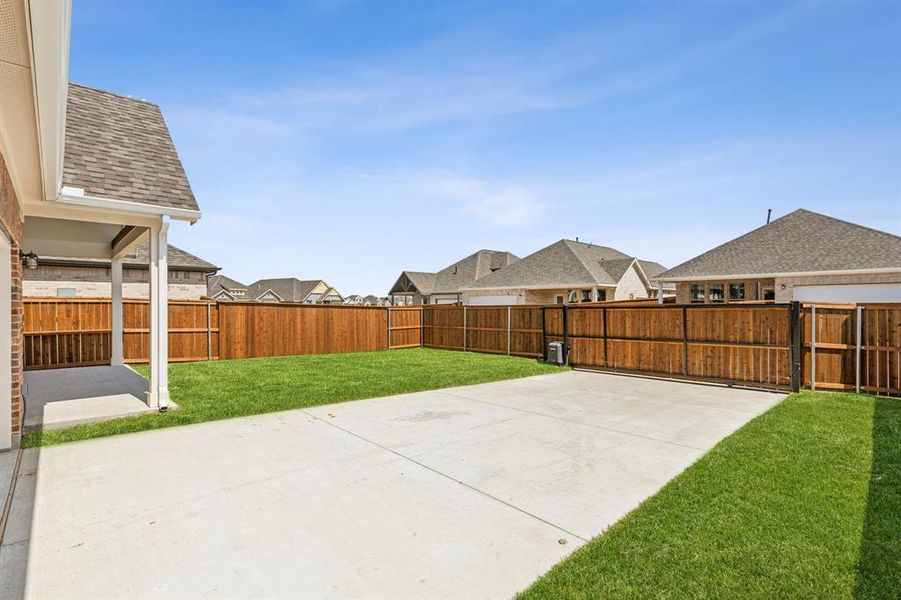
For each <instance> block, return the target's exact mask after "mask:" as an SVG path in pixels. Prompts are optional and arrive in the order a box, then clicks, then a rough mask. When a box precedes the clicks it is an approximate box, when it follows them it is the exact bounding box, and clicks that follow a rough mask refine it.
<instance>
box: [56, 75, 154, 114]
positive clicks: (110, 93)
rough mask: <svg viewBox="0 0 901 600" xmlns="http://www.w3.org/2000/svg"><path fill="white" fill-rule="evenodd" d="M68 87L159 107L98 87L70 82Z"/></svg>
mask: <svg viewBox="0 0 901 600" xmlns="http://www.w3.org/2000/svg"><path fill="white" fill-rule="evenodd" d="M69 85H74V86H75V87H80V88H83V89H86V90H91V91H92V92H100V93H101V94H106V95H107V96H113V97H114V98H121V99H122V100H133V101H134V102H141V103H142V104H149V105H150V106H155V107H157V108H159V107H160V105H159V104H157V103H156V102H151V101H150V100H144V99H143V98H135V97H134V96H128V95H126V94H119V93H116V92H111V91H109V90H104V89H100V88H98V87H94V86H92V85H85V84H83V83H76V82H75V81H70V82H69Z"/></svg>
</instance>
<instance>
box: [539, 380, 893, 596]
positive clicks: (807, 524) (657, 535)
mask: <svg viewBox="0 0 901 600" xmlns="http://www.w3.org/2000/svg"><path fill="white" fill-rule="evenodd" d="M561 597H562V598H767V599H775V598H852V597H853V598H901V400H897V399H887V398H874V397H871V396H857V395H854V394H830V393H814V392H805V393H801V394H794V395H791V396H789V397H788V398H787V399H786V400H785V401H784V402H782V403H781V404H779V405H778V406H776V407H775V408H773V409H772V410H770V411H769V412H767V413H765V414H763V415H761V416H760V417H758V418H757V419H755V420H753V421H752V422H751V423H749V424H748V425H747V426H745V427H744V428H742V429H741V430H740V431H738V432H737V433H735V434H734V435H732V436H730V437H729V438H727V439H725V440H724V441H723V442H721V443H720V444H719V445H717V446H716V447H715V448H714V449H713V450H712V451H711V452H710V453H708V454H707V455H706V456H704V457H703V458H701V459H700V460H699V461H698V462H696V463H695V464H694V465H693V466H691V467H690V468H689V469H687V470H686V471H685V472H684V473H682V474H681V475H680V476H678V477H677V478H676V479H674V480H673V481H672V482H670V483H669V484H668V485H667V486H666V487H665V488H664V489H663V490H661V491H660V492H659V493H658V494H657V495H655V496H654V497H652V498H650V499H649V500H647V501H646V502H645V503H644V504H642V505H641V506H640V507H638V508H637V509H636V510H635V511H633V512H632V513H631V514H629V515H628V516H627V517H626V518H625V519H623V520H622V521H620V522H619V523H617V524H616V525H614V526H613V527H612V528H610V529H609V530H608V531H607V532H606V533H605V534H603V535H601V536H599V537H597V538H595V539H594V540H592V541H591V542H590V543H589V544H587V545H586V546H584V547H583V548H581V549H579V550H578V551H577V552H576V553H575V554H574V555H573V556H571V557H570V558H568V559H566V560H564V561H563V562H561V563H560V564H558V565H557V566H556V567H554V568H553V569H552V570H551V571H550V572H549V573H548V574H547V575H545V576H544V577H543V578H541V579H540V580H538V581H537V582H536V583H535V584H533V585H532V587H530V588H529V589H528V590H526V591H525V592H524V593H522V595H521V598H524V599H531V598H561Z"/></svg>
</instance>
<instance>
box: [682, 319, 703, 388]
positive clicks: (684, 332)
mask: <svg viewBox="0 0 901 600" xmlns="http://www.w3.org/2000/svg"><path fill="white" fill-rule="evenodd" d="M682 374H683V375H688V309H687V308H685V307H684V306H683V307H682ZM701 374H702V375H703V371H702V373H701Z"/></svg>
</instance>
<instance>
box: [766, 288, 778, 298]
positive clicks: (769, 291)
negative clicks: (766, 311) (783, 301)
mask: <svg viewBox="0 0 901 600" xmlns="http://www.w3.org/2000/svg"><path fill="white" fill-rule="evenodd" d="M763 299H764V300H775V299H776V288H772V287H765V288H763Z"/></svg>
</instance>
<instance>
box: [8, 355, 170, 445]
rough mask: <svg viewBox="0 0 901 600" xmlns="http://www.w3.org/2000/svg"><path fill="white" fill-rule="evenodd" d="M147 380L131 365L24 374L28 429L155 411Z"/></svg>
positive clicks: (75, 423)
mask: <svg viewBox="0 0 901 600" xmlns="http://www.w3.org/2000/svg"><path fill="white" fill-rule="evenodd" d="M146 393H147V380H146V379H144V378H143V377H141V376H140V375H138V374H137V373H136V372H135V371H134V370H132V369H130V368H128V367H112V366H99V367H78V368H74V369H47V370H43V371H28V372H26V373H25V430H26V431H30V430H35V429H57V428H60V427H67V426H69V425H77V424H79V423H90V422H93V421H105V420H107V419H114V418H116V417H130V416H133V415H140V414H143V413H147V412H153V411H154V410H155V409H152V408H150V407H148V406H147V403H146V402H145V398H146Z"/></svg>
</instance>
